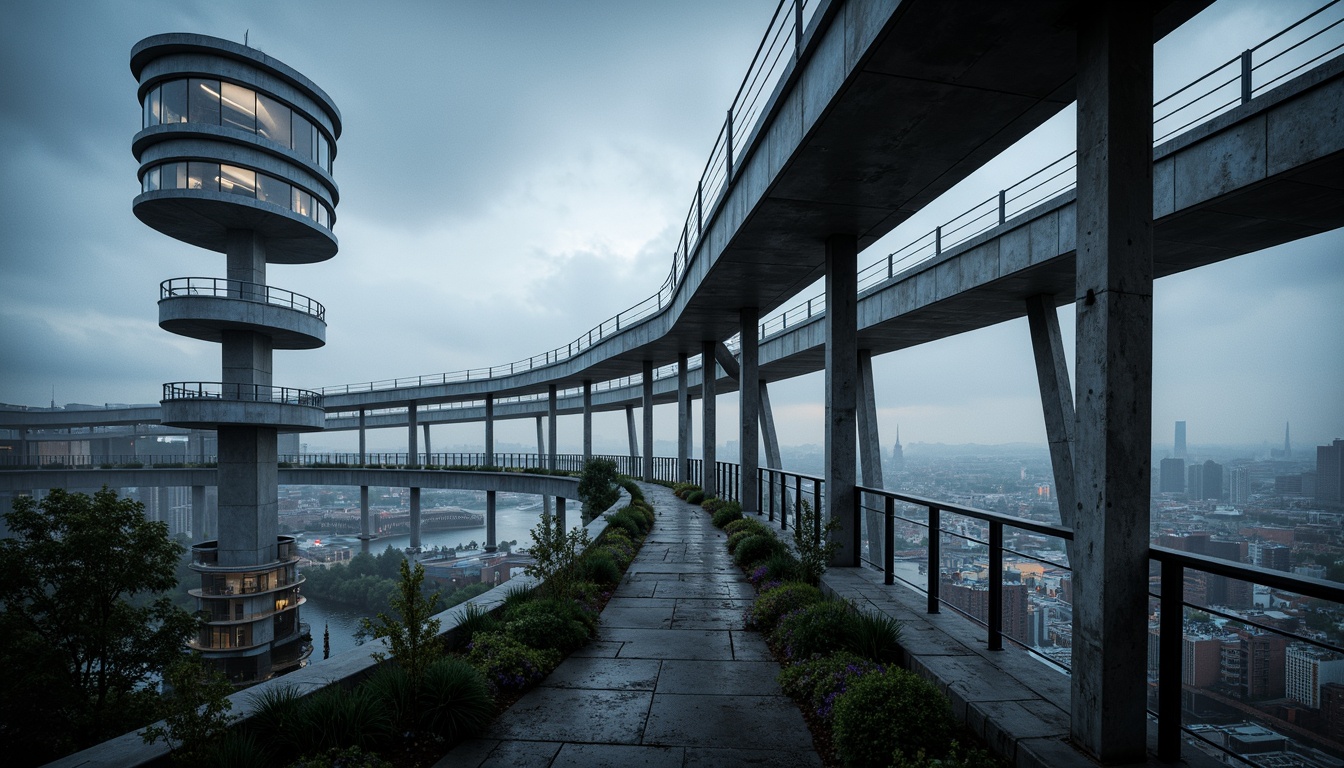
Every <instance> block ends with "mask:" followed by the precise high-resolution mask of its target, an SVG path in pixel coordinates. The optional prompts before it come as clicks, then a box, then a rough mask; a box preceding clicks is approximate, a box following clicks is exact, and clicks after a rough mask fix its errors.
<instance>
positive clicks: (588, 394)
mask: <svg viewBox="0 0 1344 768" xmlns="http://www.w3.org/2000/svg"><path fill="white" fill-rule="evenodd" d="M592 458H593V382H592V380H591V379H584V382H583V463H584V464H587V463H588V461H589V460H590V459H592Z"/></svg>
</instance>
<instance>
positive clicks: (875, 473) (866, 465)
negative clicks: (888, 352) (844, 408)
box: [858, 349, 885, 565]
mask: <svg viewBox="0 0 1344 768" xmlns="http://www.w3.org/2000/svg"><path fill="white" fill-rule="evenodd" d="M858 384H859V391H858V399H859V413H858V420H859V464H860V466H861V468H862V470H863V484H864V485H866V486H868V487H869V488H881V487H882V438H881V430H879V429H878V426H877V394H876V390H875V388H874V386H873V384H874V382H873V351H872V350H870V349H861V350H859V378H858ZM869 501H870V502H871V503H869V504H867V505H866V506H867V507H871V508H873V509H881V508H882V505H881V504H880V503H878V500H876V499H869ZM862 517H863V518H864V519H863V530H864V535H866V536H867V537H868V559H869V560H872V561H873V562H874V563H877V564H879V565H880V564H881V563H883V562H885V561H884V560H883V559H882V556H883V552H882V518H881V517H879V516H878V513H876V512H865V513H862Z"/></svg>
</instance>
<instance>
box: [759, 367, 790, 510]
mask: <svg viewBox="0 0 1344 768" xmlns="http://www.w3.org/2000/svg"><path fill="white" fill-rule="evenodd" d="M760 393H761V394H760V400H761V436H762V437H763V438H764V439H765V464H766V466H768V467H772V468H774V469H783V468H784V457H783V456H781V455H780V452H779V434H778V433H777V432H776V431H775V414H774V412H773V411H771V410H770V392H769V389H768V388H767V387H766V386H765V380H764V379H762V380H761V386H760ZM770 494H771V495H772V496H774V497H775V498H777V499H779V500H780V501H781V502H782V501H783V500H784V499H785V498H786V497H787V495H786V494H785V493H784V491H783V489H782V488H776V487H774V486H773V485H772V486H771V490H770ZM761 506H765V501H762V502H761ZM775 509H778V510H783V509H784V506H783V505H782V504H781V503H780V502H776V504H775Z"/></svg>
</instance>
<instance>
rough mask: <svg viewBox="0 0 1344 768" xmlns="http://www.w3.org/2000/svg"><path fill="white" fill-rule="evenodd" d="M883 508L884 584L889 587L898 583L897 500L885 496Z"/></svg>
mask: <svg viewBox="0 0 1344 768" xmlns="http://www.w3.org/2000/svg"><path fill="white" fill-rule="evenodd" d="M883 498H884V500H885V502H886V503H885V504H883V505H882V506H883V508H882V518H883V521H884V523H885V524H884V525H883V527H882V552H883V553H884V555H883V557H882V583H883V584H886V585H888V586H890V585H892V584H895V583H896V556H895V553H894V550H895V549H896V499H894V498H892V497H890V496H885V497H883Z"/></svg>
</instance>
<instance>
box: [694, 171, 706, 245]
mask: <svg viewBox="0 0 1344 768" xmlns="http://www.w3.org/2000/svg"><path fill="white" fill-rule="evenodd" d="M704 236H705V182H704V179H701V180H700V181H697V182H696V183H695V244H696V246H699V245H700V238H702V237H704Z"/></svg>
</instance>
